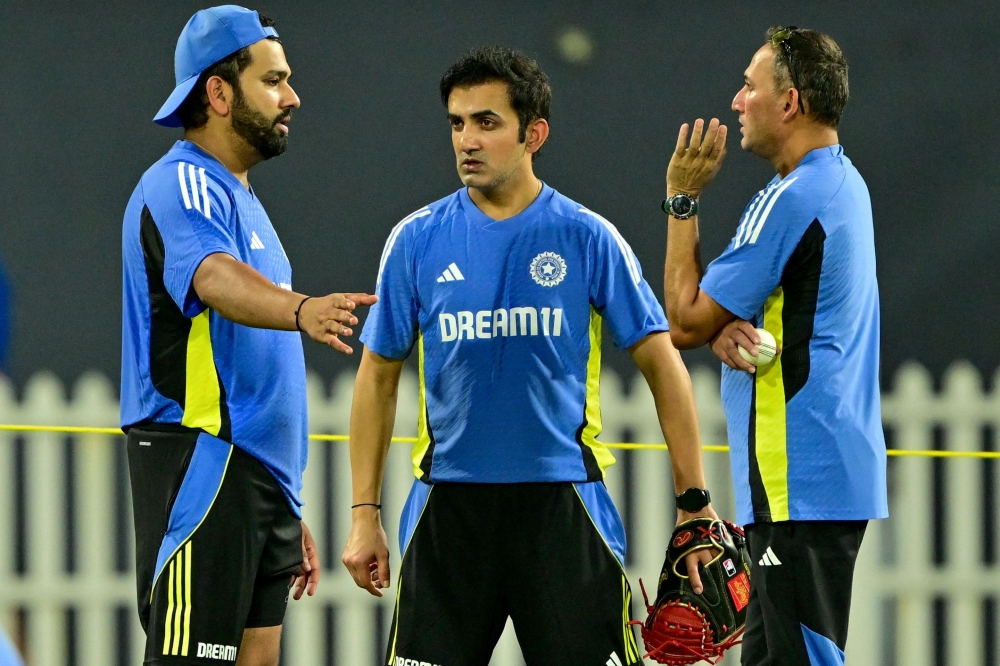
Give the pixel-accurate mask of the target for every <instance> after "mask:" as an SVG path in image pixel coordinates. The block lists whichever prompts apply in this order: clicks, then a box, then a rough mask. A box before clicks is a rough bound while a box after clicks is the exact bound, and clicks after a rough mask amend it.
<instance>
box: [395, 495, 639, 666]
mask: <svg viewBox="0 0 1000 666" xmlns="http://www.w3.org/2000/svg"><path fill="white" fill-rule="evenodd" d="M400 525H401V528H400V532H401V535H402V538H401V540H402V542H403V543H401V544H400V546H401V550H402V551H403V553H404V554H403V561H402V564H401V566H400V570H399V574H398V576H397V581H396V584H397V600H396V612H395V616H394V618H393V626H392V630H391V631H390V634H389V645H388V650H387V654H386V662H385V663H387V664H390V665H391V666H439V665H440V666H487V664H489V661H490V656H491V655H492V653H493V648H494V647H495V646H496V643H497V641H498V640H499V638H500V635H501V634H502V633H503V630H504V626H505V624H506V622H507V618H508V617H510V618H511V619H512V620H513V623H514V629H515V630H516V632H517V638H518V642H519V643H520V644H521V652H522V654H523V655H524V660H525V662H526V663H527V666H559V665H560V664H565V665H567V666H570V665H572V666H580V665H581V664H594V665H595V666H605V664H607V665H608V666H627V665H628V664H637V663H641V661H640V659H639V656H640V653H639V649H638V647H637V646H636V642H635V636H634V634H633V633H632V628H631V627H629V626H628V624H627V622H628V620H629V605H630V602H631V590H630V588H629V584H628V580H627V579H626V577H625V572H624V570H623V568H622V564H621V561H620V559H619V558H621V557H624V550H625V537H624V530H623V529H622V524H621V519H620V518H619V516H618V512H617V511H616V510H615V508H614V505H613V504H612V503H611V499H610V497H608V494H607V490H606V489H605V488H604V484H603V483H601V482H597V483H582V484H572V483H521V484H459V483H438V484H435V485H433V486H430V485H427V484H425V483H423V482H421V481H417V482H416V483H415V484H414V487H413V490H412V491H411V493H410V498H409V500H407V504H406V508H405V509H404V511H403V516H402V519H401V520H400Z"/></svg>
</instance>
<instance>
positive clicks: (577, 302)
mask: <svg viewBox="0 0 1000 666" xmlns="http://www.w3.org/2000/svg"><path fill="white" fill-rule="evenodd" d="M376 289H377V294H378V296H379V302H378V303H377V304H376V305H375V306H373V307H372V308H371V311H370V313H369V315H368V320H367V321H366V322H365V327H364V331H363V333H362V335H361V340H362V342H364V343H365V345H366V346H367V347H368V348H369V349H370V350H371V351H373V352H375V353H377V354H379V355H381V356H386V357H389V358H395V359H400V358H404V357H406V356H408V355H409V354H410V353H411V350H413V349H414V348H416V352H417V355H418V359H419V375H420V417H419V424H418V436H417V440H418V441H417V443H416V445H415V446H414V448H413V465H414V474H415V475H416V476H417V478H419V479H421V480H423V481H426V482H436V481H466V482H480V483H515V482H530V481H562V482H571V481H572V482H584V481H596V480H599V479H602V478H603V476H604V470H605V468H607V467H608V466H609V465H611V464H612V463H614V457H613V456H612V455H611V453H610V452H609V451H608V449H607V448H606V447H605V446H604V445H603V444H601V443H600V442H598V441H597V436H598V434H600V432H601V411H600V404H599V400H600V398H599V390H600V370H601V333H602V322H605V321H606V322H607V324H608V327H609V329H610V331H611V334H612V336H613V338H614V342H615V344H616V345H618V346H619V347H622V348H627V347H630V346H632V345H633V344H635V343H636V342H638V341H639V340H641V339H642V338H644V337H645V336H647V335H649V334H650V333H652V332H654V331H666V330H667V321H666V318H665V317H664V315H663V310H662V308H661V307H660V305H659V303H658V302H657V300H656V297H655V296H653V293H652V291H651V290H650V288H649V285H647V284H646V281H645V280H644V279H643V277H642V271H641V269H640V267H639V262H638V260H637V259H636V257H635V254H633V252H632V249H631V248H630V247H629V245H628V243H626V242H625V239H624V238H622V236H621V234H620V233H619V232H618V230H617V229H615V227H614V226H613V225H612V224H611V223H610V222H608V221H607V220H605V219H604V218H603V217H601V216H600V215H597V214H596V213H593V212H591V211H589V210H587V209H586V208H584V207H583V206H581V205H579V204H577V203H575V202H573V201H570V200H569V199H567V198H566V197H564V196H562V195H561V194H559V193H558V192H556V191H555V190H553V189H552V188H550V187H548V186H544V187H543V189H542V192H541V193H540V194H539V195H538V197H537V198H536V199H535V201H534V202H532V204H531V205H530V206H528V207H527V208H526V209H525V210H524V211H522V212H521V213H520V214H518V215H516V216H514V217H512V218H510V219H507V220H503V221H499V222H498V221H496V220H493V219H492V218H490V217H488V216H487V215H485V214H484V213H483V212H482V211H480V210H479V208H477V207H476V205H475V204H474V203H473V202H472V200H471V199H470V198H469V194H468V192H467V190H466V189H465V188H462V189H461V190H459V191H458V192H456V193H454V194H452V195H451V196H448V197H446V198H444V199H441V200H440V201H438V202H436V203H433V204H431V205H430V206H427V207H426V208H422V209H420V210H418V211H416V212H415V213H413V214H412V215H410V216H408V217H406V218H404V219H403V220H402V221H401V222H400V223H399V224H398V225H396V227H395V228H394V229H393V230H392V233H391V234H390V235H389V239H388V241H387V242H386V245H385V250H384V251H383V253H382V261H381V265H380V266H379V277H378V284H377V287H376Z"/></svg>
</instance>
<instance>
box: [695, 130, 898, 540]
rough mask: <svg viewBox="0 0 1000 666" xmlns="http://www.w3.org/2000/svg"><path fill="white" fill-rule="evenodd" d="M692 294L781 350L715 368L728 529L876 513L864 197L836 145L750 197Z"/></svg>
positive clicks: (878, 435)
mask: <svg viewBox="0 0 1000 666" xmlns="http://www.w3.org/2000/svg"><path fill="white" fill-rule="evenodd" d="M701 288H702V289H703V290H704V291H705V292H706V293H707V294H708V295H709V296H711V297H712V298H713V299H715V301H716V302H718V303H719V304H720V305H721V306H722V307H724V308H726V309H727V310H729V311H730V312H732V313H733V314H735V315H736V316H737V317H740V318H742V319H746V320H748V321H750V322H752V323H753V324H754V325H755V326H758V327H761V328H765V329H767V330H768V331H769V332H771V333H772V334H773V335H774V337H775V339H776V340H777V342H778V345H779V346H781V347H782V353H781V355H780V356H778V358H777V359H775V360H774V362H773V363H771V364H770V365H767V366H764V367H760V368H758V369H757V373H756V374H755V375H750V374H748V373H746V372H743V371H739V370H733V369H731V368H729V367H727V366H723V368H722V374H723V376H722V401H723V405H724V407H725V410H726V418H727V420H728V429H729V444H730V446H731V463H732V471H733V480H734V482H735V485H736V500H737V516H738V520H739V521H740V522H741V523H744V524H747V523H752V522H771V521H783V520H866V519H873V518H884V517H886V516H887V515H888V504H887V500H886V478H885V467H886V453H885V439H884V437H883V433H882V414H881V407H880V403H879V399H880V394H879V385H878V376H879V300H878V284H877V282H876V279H875V240H874V229H873V223H872V208H871V199H870V198H869V195H868V188H867V186H866V185H865V182H864V180H863V179H862V178H861V174H859V173H858V170H857V169H855V168H854V166H853V165H852V164H851V161H850V160H849V159H847V157H846V156H845V155H844V152H843V148H841V147H840V146H839V145H835V146H830V147H826V148H818V149H816V150H813V151H811V152H809V153H808V154H806V156H805V157H804V158H803V159H802V161H801V162H800V163H799V165H798V167H797V168H796V169H795V170H794V171H792V172H791V173H789V174H788V175H787V176H785V178H784V179H781V178H778V177H777V176H776V177H775V178H774V180H772V181H771V183H770V184H768V186H767V187H766V188H765V189H763V190H762V191H761V192H759V193H758V194H757V196H755V197H754V198H753V200H751V202H750V204H749V205H748V206H747V207H746V210H745V211H744V212H743V217H742V218H741V219H740V224H739V226H738V227H737V229H736V236H735V237H734V238H733V240H732V241H731V242H730V244H729V247H727V248H726V250H725V252H723V253H722V255H721V256H720V257H719V258H718V259H716V260H715V261H714V262H712V263H711V264H710V265H709V267H708V270H707V271H706V272H705V276H704V278H703V279H702V283H701Z"/></svg>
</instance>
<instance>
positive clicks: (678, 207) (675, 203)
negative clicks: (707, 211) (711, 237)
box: [670, 196, 692, 215]
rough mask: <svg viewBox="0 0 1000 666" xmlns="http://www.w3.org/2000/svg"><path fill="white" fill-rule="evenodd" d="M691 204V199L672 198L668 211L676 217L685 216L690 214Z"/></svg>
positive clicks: (682, 197)
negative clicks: (676, 215)
mask: <svg viewBox="0 0 1000 666" xmlns="http://www.w3.org/2000/svg"><path fill="white" fill-rule="evenodd" d="M691 203H692V202H691V197H685V196H679V197H674V198H673V199H671V200H670V210H672V211H673V212H675V213H676V214H678V215H687V214H688V213H690V212H691Z"/></svg>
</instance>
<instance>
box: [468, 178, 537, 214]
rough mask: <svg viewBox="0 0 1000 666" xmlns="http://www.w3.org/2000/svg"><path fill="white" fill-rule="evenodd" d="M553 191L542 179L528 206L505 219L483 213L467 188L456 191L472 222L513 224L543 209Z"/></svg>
mask: <svg viewBox="0 0 1000 666" xmlns="http://www.w3.org/2000/svg"><path fill="white" fill-rule="evenodd" d="M553 192H555V190H553V189H552V188H551V187H549V186H548V185H547V184H546V183H545V181H542V191H541V192H539V193H538V196H537V197H535V200H534V201H532V202H531V203H530V204H528V207H527V208H525V209H524V210H522V211H521V212H520V213H518V214H517V215H515V216H513V217H508V218H507V219H505V220H494V219H493V218H492V217H490V216H489V215H487V214H486V213H484V212H483V211H481V210H480V209H479V206H477V205H476V202H475V201H473V200H472V197H470V196H469V188H468V187H463V188H462V189H460V190H459V191H458V196H459V201H461V203H462V209H463V210H464V211H465V214H466V216H468V217H469V219H471V220H472V221H474V222H477V223H479V224H484V225H485V224H502V225H513V224H517V223H518V222H523V221H524V220H529V219H531V218H532V217H533V216H534V215H535V213H537V212H538V211H539V210H541V209H543V208H544V207H545V206H546V205H547V204H548V201H549V200H550V199H551V198H552V193H553Z"/></svg>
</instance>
